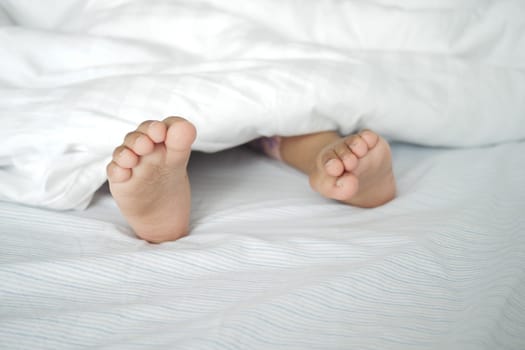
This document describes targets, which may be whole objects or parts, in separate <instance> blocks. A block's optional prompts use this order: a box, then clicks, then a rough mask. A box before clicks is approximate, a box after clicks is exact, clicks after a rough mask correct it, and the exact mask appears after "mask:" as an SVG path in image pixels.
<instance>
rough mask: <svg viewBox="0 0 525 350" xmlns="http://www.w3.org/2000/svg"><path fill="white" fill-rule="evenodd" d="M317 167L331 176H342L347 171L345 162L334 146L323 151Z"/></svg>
mask: <svg viewBox="0 0 525 350" xmlns="http://www.w3.org/2000/svg"><path fill="white" fill-rule="evenodd" d="M317 167H318V168H319V169H321V170H322V171H323V172H325V173H326V174H327V175H329V176H340V175H341V174H342V173H343V172H344V171H345V167H344V164H343V162H342V161H341V159H339V157H338V156H337V153H336V152H335V150H334V149H332V148H329V149H326V150H324V151H323V153H322V156H321V158H320V161H319V162H318V165H317Z"/></svg>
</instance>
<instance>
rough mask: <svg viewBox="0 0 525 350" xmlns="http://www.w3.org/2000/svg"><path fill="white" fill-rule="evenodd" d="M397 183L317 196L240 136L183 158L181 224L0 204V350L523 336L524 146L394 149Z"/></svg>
mask: <svg viewBox="0 0 525 350" xmlns="http://www.w3.org/2000/svg"><path fill="white" fill-rule="evenodd" d="M393 152H394V165H395V172H396V176H397V178H398V183H399V195H398V197H397V198H396V199H395V200H394V201H392V202H391V203H389V204H387V205H385V206H383V207H380V208H377V209H371V210H368V209H358V208H352V207H347V206H343V205H340V204H338V203H334V202H331V201H328V200H325V199H323V198H321V197H319V196H318V195H317V194H315V193H313V192H311V191H310V190H309V188H308V185H307V181H306V179H305V177H304V175H302V174H300V173H298V172H296V171H294V170H293V169H290V168H288V167H286V166H284V165H282V164H280V163H278V162H275V161H272V160H270V159H267V158H264V157H262V156H256V155H253V154H251V153H249V151H247V150H231V151H226V152H223V153H219V154H214V155H206V154H196V155H195V157H194V158H193V159H192V161H191V166H190V171H191V178H192V184H193V188H194V190H193V197H194V198H193V202H194V215H193V218H192V233H191V234H190V235H189V236H188V237H185V238H183V239H181V240H179V241H176V242H170V243H165V244H162V245H149V244H147V243H145V242H144V241H141V240H138V239H137V238H135V237H134V236H133V234H132V232H131V230H130V229H129V227H127V225H126V224H125V222H124V220H123V219H122V217H121V216H120V214H119V212H118V210H117V208H116V207H115V204H114V202H113V201H112V200H111V198H110V197H109V195H108V193H107V192H105V191H104V190H102V191H100V192H98V193H97V195H96V196H95V199H94V201H93V204H92V206H90V207H89V208H88V209H87V210H86V211H82V212H79V211H67V212H56V211H49V210H44V209H38V208H30V207H26V206H20V205H16V204H13V203H7V202H0V241H1V242H2V244H1V245H0V348H1V349H53V350H57V349H84V348H100V349H126V350H127V349H191V350H195V349H254V350H256V349H261V350H268V349H301V350H303V349H323V350H327V349H400V350H408V349H417V350H422V349H435V350H441V349H458V350H482V349H486V350H494V349H498V350H522V349H524V348H525V336H524V334H525V269H524V264H523V263H524V261H525V216H524V215H523V213H524V212H525V186H523V176H524V173H525V158H524V157H523V156H522V155H523V154H524V152H525V143H523V142H522V143H509V144H502V145H498V146H493V147H483V148H474V149H463V150H446V149H426V148H417V147H414V146H406V145H400V144H396V145H394V146H393Z"/></svg>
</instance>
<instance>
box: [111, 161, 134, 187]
mask: <svg viewBox="0 0 525 350" xmlns="http://www.w3.org/2000/svg"><path fill="white" fill-rule="evenodd" d="M106 173H107V176H108V180H109V182H113V183H117V182H124V181H127V180H129V179H130V178H131V169H127V168H122V167H120V166H119V165H118V164H117V163H115V162H114V161H111V162H110V163H109V164H108V166H107V167H106Z"/></svg>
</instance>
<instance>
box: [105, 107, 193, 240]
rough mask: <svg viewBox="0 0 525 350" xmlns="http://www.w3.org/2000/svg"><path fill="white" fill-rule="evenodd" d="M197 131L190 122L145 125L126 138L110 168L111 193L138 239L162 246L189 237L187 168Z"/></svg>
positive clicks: (108, 169) (150, 122)
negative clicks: (161, 243) (166, 242)
mask: <svg viewBox="0 0 525 350" xmlns="http://www.w3.org/2000/svg"><path fill="white" fill-rule="evenodd" d="M195 136H196V131H195V127H194V126H193V125H192V124H191V123H189V122H188V121H186V120H185V119H182V118H178V117H170V118H167V119H165V120H164V121H162V122H160V121H145V122H143V123H142V124H140V126H139V127H138V128H137V130H135V131H133V132H131V133H129V134H128V135H126V137H125V139H124V143H123V144H122V145H121V146H119V147H117V148H116V149H115V151H114V152H113V160H112V161H111V162H110V163H109V164H108V166H107V175H108V179H109V187H110V190H111V194H112V195H113V197H114V198H115V201H116V202H117V205H118V206H119V208H120V210H121V212H122V214H123V215H124V217H125V218H126V219H127V220H128V223H129V224H130V225H131V227H132V228H133V230H134V231H135V233H136V234H137V236H139V237H140V238H142V239H145V240H147V241H149V242H153V243H160V242H164V241H170V240H175V239H178V238H180V237H182V236H184V235H186V234H187V233H188V226H189V218H190V209H191V193H190V183H189V179H188V174H187V171H186V167H187V164H188V160H189V157H190V153H191V145H192V144H193V141H194V140H195Z"/></svg>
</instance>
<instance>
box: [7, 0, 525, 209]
mask: <svg viewBox="0 0 525 350" xmlns="http://www.w3.org/2000/svg"><path fill="white" fill-rule="evenodd" d="M0 5H1V6H0V116H1V120H2V128H0V199H3V200H11V201H16V202H21V203H25V204H31V205H38V206H45V207H49V208H59V209H66V208H83V207H85V206H86V205H87V204H88V203H89V201H90V199H91V197H92V195H93V193H94V192H95V190H96V189H97V188H98V187H99V186H100V185H101V184H102V183H103V182H104V181H105V164H106V163H107V161H108V160H109V158H110V156H111V153H112V150H113V148H114V147H115V146H117V145H118V144H119V143H120V142H121V140H122V138H123V136H124V135H125V133H126V132H128V131H130V130H132V129H134V128H135V127H136V125H137V124H138V123H139V122H141V121H142V120H145V119H162V118H164V117H166V116H168V115H180V116H184V117H186V118H187V119H189V120H191V121H192V122H193V123H194V124H195V125H196V126H197V129H198V138H197V141H196V143H195V145H194V148H195V149H196V150H202V151H216V150H221V149H225V148H229V147H232V146H235V145H239V144H242V143H244V142H246V141H248V140H250V139H253V138H255V137H257V136H259V135H274V134H279V135H291V134H300V133H308V132H314V131H320V130H327V129H337V130H339V131H340V132H342V133H349V132H351V131H353V130H356V129H359V128H364V127H367V128H372V129H374V130H376V131H378V132H380V133H382V134H383V135H385V136H387V137H389V138H391V139H396V140H402V141H407V142H413V143H418V144H423V145H430V146H461V147H463V146H479V145H486V144H493V143H499V142H506V141H513V140H520V139H524V138H525V122H524V120H525V118H524V114H525V98H524V96H525V2H523V1H522V0H493V1H491V0H478V1H475V0H462V1H456V0H454V1H452V0H450V1H449V0H446V1H437V0H435V1H434V0H425V1H412V0H398V1H394V0H375V1H373V0H368V1H336V0H332V1H329V0H318V1H293V0H284V1H283V0H266V1H261V0H259V1H243V0H228V1H224V0H223V1H219V0H216V1H215V0H204V1H195V0H193V1H190V0H188V1H173V0H157V1H146V0H135V1H133V0H104V1H102V0H98V1H84V0H77V1H73V0H54V1H41V2H35V1H30V0H0Z"/></svg>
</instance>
